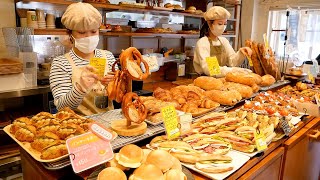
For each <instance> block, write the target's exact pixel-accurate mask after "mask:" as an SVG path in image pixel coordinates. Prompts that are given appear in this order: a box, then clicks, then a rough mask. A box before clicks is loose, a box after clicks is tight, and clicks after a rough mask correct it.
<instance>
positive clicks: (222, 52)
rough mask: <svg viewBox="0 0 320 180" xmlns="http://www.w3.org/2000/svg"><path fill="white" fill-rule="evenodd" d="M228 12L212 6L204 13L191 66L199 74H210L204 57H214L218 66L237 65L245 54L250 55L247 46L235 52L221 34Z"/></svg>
mask: <svg viewBox="0 0 320 180" xmlns="http://www.w3.org/2000/svg"><path fill="white" fill-rule="evenodd" d="M229 18H230V13H229V12H228V11H227V10H226V9H225V8H223V7H220V6H213V7H211V8H210V9H209V10H207V12H205V13H204V19H205V20H206V22H205V24H204V25H203V27H202V29H201V36H202V38H201V39H199V40H198V42H197V44H196V48H195V52H194V60H193V66H194V69H195V71H196V72H197V73H198V74H200V75H203V74H205V75H208V76H209V75H210V72H209V68H208V64H207V61H206V59H207V58H209V57H216V58H217V60H218V62H219V65H220V66H229V67H233V66H239V65H241V63H242V62H243V61H244V59H245V56H246V55H248V56H251V54H252V51H251V49H250V48H248V47H242V48H240V50H239V51H238V52H235V51H234V50H233V48H232V46H231V45H230V43H229V41H228V40H227V39H226V38H225V37H222V36H221V35H222V34H223V32H224V31H225V29H226V25H227V19H229Z"/></svg>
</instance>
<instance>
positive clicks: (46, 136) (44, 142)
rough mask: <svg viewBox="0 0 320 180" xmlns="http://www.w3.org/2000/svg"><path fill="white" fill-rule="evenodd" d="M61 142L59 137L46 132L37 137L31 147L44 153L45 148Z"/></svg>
mask: <svg viewBox="0 0 320 180" xmlns="http://www.w3.org/2000/svg"><path fill="white" fill-rule="evenodd" d="M57 140H59V137H58V136H57V135H56V134H54V133H52V132H44V133H42V134H39V135H37V136H36V137H35V139H34V141H33V142H32V143H31V147H32V148H33V149H35V150H38V151H42V149H43V148H45V147H47V146H49V145H51V144H54V143H56V142H57Z"/></svg>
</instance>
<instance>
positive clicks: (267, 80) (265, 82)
mask: <svg viewBox="0 0 320 180" xmlns="http://www.w3.org/2000/svg"><path fill="white" fill-rule="evenodd" d="M275 82H276V79H275V78H274V77H273V76H271V75H270V74H267V75H264V76H262V82H261V86H271V85H272V84H274V83H275Z"/></svg>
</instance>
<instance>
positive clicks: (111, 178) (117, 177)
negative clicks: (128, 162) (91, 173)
mask: <svg viewBox="0 0 320 180" xmlns="http://www.w3.org/2000/svg"><path fill="white" fill-rule="evenodd" d="M105 179H108V180H127V176H126V174H125V173H124V172H123V171H122V170H121V169H119V168H117V167H108V168H105V169H104V170H102V171H101V172H100V173H99V175H98V178H97V180H105Z"/></svg>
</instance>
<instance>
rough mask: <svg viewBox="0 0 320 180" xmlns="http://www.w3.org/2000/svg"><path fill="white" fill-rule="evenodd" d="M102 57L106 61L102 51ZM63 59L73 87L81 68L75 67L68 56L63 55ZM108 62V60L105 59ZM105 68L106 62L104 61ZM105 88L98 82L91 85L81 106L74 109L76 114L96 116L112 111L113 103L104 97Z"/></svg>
mask: <svg viewBox="0 0 320 180" xmlns="http://www.w3.org/2000/svg"><path fill="white" fill-rule="evenodd" d="M100 52H101V54H102V57H103V58H105V59H106V54H105V53H104V52H103V51H100ZM65 57H66V58H67V60H68V61H69V63H70V65H71V67H72V84H73V86H75V84H74V83H75V82H76V81H75V79H78V78H79V76H80V75H81V72H82V71H83V67H77V66H76V65H75V63H74V61H73V60H72V58H71V57H70V54H69V53H67V54H65ZM106 60H108V59H106ZM106 66H108V62H107V61H106ZM105 91H106V87H105V86H104V85H102V84H101V82H100V81H98V82H97V83H96V84H95V85H93V87H92V89H91V90H90V91H89V92H88V93H87V94H86V95H85V96H84V97H83V100H82V102H81V104H80V105H79V106H78V107H77V109H75V111H76V112H78V113H81V114H83V115H85V116H89V115H92V114H98V113H102V112H106V111H107V110H112V109H114V108H113V102H112V101H111V100H109V99H108V98H107V97H106V96H105Z"/></svg>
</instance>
